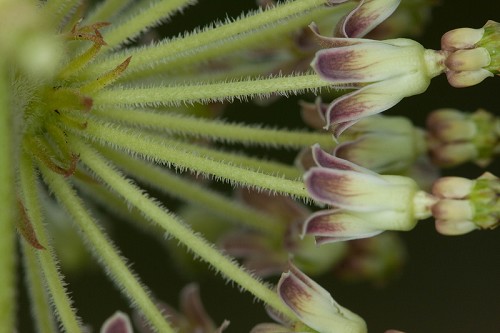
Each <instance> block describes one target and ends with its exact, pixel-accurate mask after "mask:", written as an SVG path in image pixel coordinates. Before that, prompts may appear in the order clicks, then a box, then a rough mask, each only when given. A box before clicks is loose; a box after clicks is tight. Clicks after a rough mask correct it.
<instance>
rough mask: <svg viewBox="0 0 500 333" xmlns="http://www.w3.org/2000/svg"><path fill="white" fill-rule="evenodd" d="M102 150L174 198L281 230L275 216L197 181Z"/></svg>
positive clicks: (234, 219)
mask: <svg viewBox="0 0 500 333" xmlns="http://www.w3.org/2000/svg"><path fill="white" fill-rule="evenodd" d="M104 152H105V154H104V155H105V156H106V157H107V158H109V159H110V160H112V161H113V162H114V163H115V164H116V165H119V166H120V167H121V168H122V169H123V170H124V171H126V172H127V174H130V175H131V176H133V177H134V178H136V179H139V180H141V181H145V182H147V183H148V184H150V185H152V186H154V187H156V188H157V189H159V190H161V191H164V192H168V193H169V194H170V195H172V196H174V197H177V198H180V199H181V200H184V201H187V202H191V203H193V204H195V205H201V206H203V207H204V208H206V209H208V210H210V211H212V212H215V213H216V214H218V215H220V216H221V217H222V218H224V219H229V220H230V221H232V222H237V223H241V224H243V225H246V226H248V227H251V228H253V229H257V230H260V231H263V232H266V233H270V234H280V233H281V232H282V225H281V224H280V223H276V219H275V218H274V217H272V216H269V215H267V214H264V213H262V212H259V211H257V210H255V209H252V208H250V207H249V206H246V205H244V204H242V203H241V202H239V201H236V200H231V199H229V198H227V197H225V196H223V195H221V194H219V193H217V192H215V191H212V190H210V189H208V188H206V187H204V186H201V185H199V184H198V183H197V182H196V181H192V180H189V179H186V178H184V177H181V176H179V175H175V174H173V173H171V172H169V171H168V170H165V168H162V167H158V166H154V165H152V164H150V163H147V162H145V161H141V160H137V159H134V158H132V157H130V156H128V155H125V154H122V153H118V152H116V151H113V150H111V149H105V151H104Z"/></svg>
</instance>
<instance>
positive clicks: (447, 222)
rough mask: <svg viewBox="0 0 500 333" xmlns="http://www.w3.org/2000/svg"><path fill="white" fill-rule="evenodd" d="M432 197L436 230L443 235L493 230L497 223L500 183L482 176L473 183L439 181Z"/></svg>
mask: <svg viewBox="0 0 500 333" xmlns="http://www.w3.org/2000/svg"><path fill="white" fill-rule="evenodd" d="M432 193H433V194H434V195H435V196H436V197H437V198H439V201H438V202H437V203H436V204H435V205H434V206H433V207H432V215H433V216H434V218H435V219H436V229H437V231H438V232H440V233H442V234H445V235H462V234H465V233H468V232H470V231H473V230H476V229H493V228H495V227H497V226H498V224H499V221H500V179H498V178H497V177H495V176H494V175H492V174H491V173H484V174H483V175H482V176H481V177H479V178H478V179H476V180H469V179H465V178H461V177H443V178H441V179H439V180H438V181H436V183H435V184H434V187H433V189H432Z"/></svg>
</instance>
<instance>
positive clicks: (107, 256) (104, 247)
mask: <svg viewBox="0 0 500 333" xmlns="http://www.w3.org/2000/svg"><path fill="white" fill-rule="evenodd" d="M42 173H43V176H44V178H45V180H46V182H47V183H48V185H49V187H50V189H51V190H52V191H53V192H54V194H55V195H56V197H57V199H58V201H59V202H60V203H61V204H62V205H63V206H64V207H65V208H66V209H67V210H68V212H69V213H70V214H71V216H73V219H74V221H75V222H76V223H77V224H78V227H79V229H80V230H81V232H82V234H83V235H84V237H85V240H86V242H87V245H88V246H89V248H90V249H91V252H92V254H93V255H94V256H95V258H96V259H97V260H98V262H99V263H100V264H101V265H102V266H103V268H104V270H105V271H106V273H107V274H108V275H109V276H110V277H111V278H112V280H113V281H114V282H115V283H116V284H117V286H119V287H120V289H121V291H122V292H123V294H124V295H125V296H126V297H127V298H128V299H129V301H130V302H131V304H132V305H133V306H135V307H136V308H137V309H138V310H139V311H140V312H141V313H142V314H144V316H145V318H146V319H147V320H148V321H149V322H150V323H151V325H153V327H154V328H155V330H156V331H158V332H165V333H173V332H174V330H173V329H172V328H171V326H170V325H169V323H168V322H167V321H166V319H165V318H164V316H163V314H162V313H161V311H160V310H159V309H158V308H157V306H156V305H155V303H154V301H153V300H152V299H151V297H150V296H149V292H148V291H147V290H146V289H145V288H144V287H143V286H142V284H141V282H140V281H139V280H138V278H137V277H136V276H135V274H134V273H132V272H131V271H130V269H129V268H128V266H127V264H126V263H125V261H124V259H123V258H122V256H121V255H120V253H119V252H118V251H117V250H116V249H115V247H114V246H113V244H112V243H111V241H110V240H109V239H108V238H107V237H106V236H105V235H104V234H103V232H102V231H101V230H100V228H99V227H98V226H97V225H96V222H95V221H94V219H93V218H92V217H91V216H90V215H89V214H88V212H87V209H86V208H85V207H84V205H83V203H82V202H81V200H80V199H79V198H78V196H77V195H76V193H75V192H74V191H73V189H72V188H71V186H70V185H69V184H68V182H67V181H66V180H65V179H64V178H63V177H61V176H60V175H57V174H55V173H54V172H52V171H50V170H48V169H47V168H45V167H42ZM69 332H72V331H69Z"/></svg>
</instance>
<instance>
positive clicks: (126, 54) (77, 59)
mask: <svg viewBox="0 0 500 333" xmlns="http://www.w3.org/2000/svg"><path fill="white" fill-rule="evenodd" d="M194 5H196V0H148V1H133V0H103V1H97V2H94V1H83V0H46V1H37V0H2V1H0V52H1V57H0V110H1V112H0V146H1V147H2V154H1V155H0V184H1V185H0V228H1V230H0V248H1V250H0V284H1V285H0V332H6V333H12V332H15V331H16V328H17V327H18V325H17V324H16V323H17V322H19V319H17V318H19V312H20V310H19V309H20V306H19V305H16V304H18V303H19V301H18V299H19V294H20V292H19V291H18V289H17V288H22V289H23V290H26V293H27V294H28V298H29V300H30V309H31V318H32V323H31V326H32V328H33V329H34V330H35V331H37V332H57V331H62V332H70V333H77V332H92V331H93V332H97V331H99V330H100V332H105V333H112V332H166V333H168V332H204V333H208V332H222V331H231V325H234V324H236V323H234V322H233V323H231V318H225V319H226V320H224V321H220V322H215V321H214V320H212V319H211V318H210V316H209V315H208V313H210V308H211V307H215V306H217V304H216V301H217V300H213V301H212V302H211V303H209V302H208V301H209V300H208V299H205V300H203V304H204V305H202V300H201V299H200V292H199V290H198V285H197V284H196V283H192V284H189V285H187V286H186V287H185V288H184V289H182V291H181V292H180V300H181V303H180V308H179V309H177V310H176V309H175V307H171V306H170V305H167V303H171V302H170V300H162V299H160V298H158V297H157V296H156V294H155V290H154V289H153V288H152V289H149V288H148V287H147V286H146V284H145V283H143V282H142V281H141V276H140V273H141V272H140V271H139V272H135V271H134V269H133V267H132V264H131V262H130V261H128V260H127V259H126V258H125V257H124V255H122V254H121V252H120V250H119V248H118V246H116V245H115V244H114V242H113V241H112V238H113V228H112V227H111V226H110V223H109V220H110V219H117V220H118V219H119V220H120V221H124V222H123V223H125V221H127V222H129V223H131V224H132V225H133V227H134V228H137V229H138V230H141V232H144V233H149V234H150V235H151V237H152V239H154V240H155V241H158V242H160V243H163V244H165V245H166V249H167V251H168V256H169V257H170V258H171V260H173V261H175V262H177V266H176V267H177V270H179V271H180V270H183V269H186V270H188V269H190V268H191V269H192V268H193V267H195V266H196V265H200V262H202V263H203V264H204V265H206V266H208V267H210V268H211V272H212V273H215V275H216V276H218V277H220V278H221V279H224V280H226V281H228V282H230V285H233V286H234V287H238V288H240V289H241V290H242V291H244V292H247V293H249V294H251V295H253V297H255V299H256V302H254V304H253V306H254V307H261V308H265V309H266V311H267V313H268V314H269V316H270V318H269V320H268V323H258V322H255V323H254V327H253V328H248V329H250V330H251V332H253V333H272V332H275V333H277V332H320V333H333V332H335V333H362V332H367V331H368V328H367V327H369V326H370V323H369V322H368V323H365V321H364V320H363V318H362V316H363V313H359V314H356V313H354V312H352V311H351V310H349V309H347V308H346V307H344V306H342V305H340V304H339V303H337V302H336V301H335V300H334V298H335V290H334V288H333V290H327V289H326V288H324V287H322V286H321V285H320V284H318V283H317V282H315V278H316V277H318V276H321V275H322V274H325V273H327V272H333V274H335V276H336V277H337V278H338V279H346V280H353V281H366V280H368V281H375V282H377V281H378V282H381V281H385V280H386V279H387V277H388V276H390V275H391V274H394V272H395V271H397V270H398V269H399V267H400V266H401V264H402V262H403V261H404V259H405V249H404V246H403V244H402V242H401V240H400V239H399V238H398V233H396V231H410V230H412V229H413V228H414V227H415V226H416V225H417V223H418V221H420V220H426V219H431V220H433V221H434V223H435V228H436V231H437V232H438V233H440V234H443V235H450V236H451V235H463V234H466V233H470V232H478V231H476V230H490V229H494V228H495V227H497V226H498V223H499V216H500V201H499V193H500V181H499V179H498V178H497V176H495V174H494V172H486V171H485V172H484V173H483V174H482V175H475V176H474V178H471V179H467V178H463V177H456V176H451V175H447V176H441V174H440V170H441V169H444V168H450V167H455V166H457V165H460V164H464V163H475V164H476V165H478V166H480V167H482V168H486V167H487V166H488V165H489V164H490V162H492V161H493V160H494V159H495V157H496V155H498V154H499V153H500V118H499V117H498V116H497V115H495V113H494V111H490V110H484V109H482V105H481V100H478V101H477V103H478V104H477V111H475V112H467V111H463V110H458V109H455V108H454V107H453V106H449V107H446V106H442V105H436V110H434V111H432V112H431V110H429V111H428V118H427V123H426V124H425V126H422V127H419V126H417V125H415V124H413V123H412V122H411V121H410V120H409V119H408V118H406V117H403V116H388V115H382V114H381V113H382V112H383V111H386V110H389V109H391V108H392V107H393V106H395V105H396V104H398V103H399V102H400V101H401V100H402V99H404V98H407V97H411V96H414V95H417V94H422V93H424V92H425V91H426V90H427V89H428V87H429V86H430V85H432V81H433V78H434V77H436V76H445V77H446V80H447V81H448V82H449V84H450V85H451V86H452V87H456V88H465V89H466V88H467V87H470V86H474V85H478V84H481V82H482V81H483V80H494V79H496V78H494V77H495V76H497V75H498V74H499V71H500V55H499V52H498V50H499V47H500V25H499V23H497V22H495V21H492V20H488V18H485V24H484V26H482V27H460V26H457V29H454V30H451V31H448V32H445V31H443V32H442V33H443V35H442V39H441V45H440V48H439V49H437V50H434V49H427V48H426V47H425V46H423V45H421V44H420V43H419V42H417V41H415V40H413V39H410V38H411V37H412V36H416V35H417V34H418V33H419V32H420V31H421V30H423V29H424V28H425V23H426V22H427V21H428V20H429V19H430V10H431V7H432V6H434V5H436V2H435V1H426V0H403V1H399V0H293V1H292V0H289V1H283V2H274V1H272V0H269V1H257V3H256V4H255V9H254V10H251V11H249V12H248V13H245V14H242V15H241V16H238V17H236V18H227V19H225V20H222V21H217V22H214V23H211V24H208V25H206V26H201V27H198V28H195V29H193V30H191V31H187V32H185V33H180V34H178V35H174V36H167V37H164V36H163V34H162V32H161V29H158V27H160V25H161V26H163V25H164V24H168V22H169V21H170V20H171V19H172V18H173V17H174V16H175V15H183V16H182V17H184V18H185V19H186V20H189V8H190V7H191V6H194ZM458 24H460V23H458ZM408 36H410V38H407V37H408ZM457 91H458V90H457ZM295 95H300V99H301V100H300V102H298V103H296V104H293V106H287V107H288V108H289V110H288V111H287V112H289V113H290V114H295V115H299V114H300V115H301V117H302V118H301V119H302V125H301V127H302V128H295V129H287V128H286V126H285V125H286V122H283V123H284V124H285V125H283V126H277V125H276V124H268V123H266V122H267V118H266V117H262V118H259V116H258V115H259V114H260V113H258V112H257V113H256V114H257V116H256V118H257V119H256V120H255V121H252V122H251V121H246V120H240V121H234V120H233V121H229V120H227V119H228V118H226V117H225V114H226V113H225V111H226V110H227V109H228V108H231V107H232V108H233V109H238V105H243V104H244V103H245V104H247V105H246V106H245V109H244V110H240V111H238V110H236V111H234V110H233V112H241V113H244V112H249V113H252V111H248V110H253V109H258V108H265V110H266V112H267V113H268V114H272V113H273V111H274V110H275V109H277V108H280V107H282V106H280V105H282V104H280V103H279V101H278V99H284V98H287V97H289V96H295ZM493 98H495V97H493ZM288 105H291V104H288ZM422 112H425V110H422ZM241 119H245V117H241ZM257 148H259V149H260V150H259V149H257ZM261 151H265V153H263V154H262V153H259V152H261ZM283 151H286V152H287V153H288V154H290V153H293V154H294V155H295V158H294V159H289V160H286V159H283V158H279V156H280V153H281V152H283ZM285 160H286V161H285ZM449 170H453V169H449ZM174 199H175V200H174ZM158 235H161V236H163V237H160V238H158V237H154V236H158ZM83 247H84V248H85V249H86V251H88V253H89V254H90V257H91V258H93V260H94V261H95V262H96V263H97V264H98V265H99V266H100V267H101V268H102V270H103V271H104V272H105V273H106V275H107V276H108V278H109V279H110V280H111V281H112V282H113V283H114V285H115V286H116V288H117V290H119V291H120V292H121V294H122V295H123V297H124V298H125V299H126V300H127V301H128V303H129V306H130V307H129V308H123V309H116V312H115V313H114V314H113V313H109V314H105V317H106V318H108V319H107V320H105V321H103V322H101V323H99V324H96V323H92V324H91V323H89V321H87V320H86V318H85V317H84V316H82V317H80V315H79V313H78V309H77V308H76V307H75V306H74V305H73V300H72V297H71V292H72V285H71V284H67V283H66V282H65V281H66V280H67V278H65V276H64V274H63V272H65V271H66V268H65V267H66V265H68V266H71V267H79V266H85V265H88V263H87V262H86V260H85V258H87V257H85V255H84V254H82V253H81V251H82V248H83ZM165 255H167V254H165ZM193 259H195V261H193ZM193 265H194V266H193ZM17 266H21V269H19V270H18V269H17ZM61 267H62V269H61ZM169 274H172V275H175V274H178V272H177V271H172V272H170V273H169ZM193 276H196V274H194V275H193ZM200 279H203V277H200ZM18 280H20V281H24V284H22V283H18V282H17V281H18ZM21 285H23V286H22V287H21ZM166 285H168V282H167V283H166ZM230 285H228V286H227V288H231V286H230ZM89 292H92V291H89ZM99 296H100V295H99V294H96V295H95V302H96V303H99V302H104V301H105V300H104V299H99ZM457 297H459V296H457ZM479 306H480V305H479ZM205 307H206V309H205ZM96 309H97V307H96ZM422 315H423V314H419V316H422ZM424 316H425V317H427V318H432V314H430V313H429V314H424ZM236 327H238V326H237V324H236ZM390 327H392V324H391V323H390V322H388V323H387V328H390ZM398 329H404V328H398ZM387 332H399V331H395V330H394V329H391V330H388V331H387Z"/></svg>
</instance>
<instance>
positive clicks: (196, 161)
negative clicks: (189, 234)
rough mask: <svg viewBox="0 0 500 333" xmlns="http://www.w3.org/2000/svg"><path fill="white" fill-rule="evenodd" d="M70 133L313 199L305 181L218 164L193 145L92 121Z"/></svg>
mask: <svg viewBox="0 0 500 333" xmlns="http://www.w3.org/2000/svg"><path fill="white" fill-rule="evenodd" d="M68 131H70V132H72V133H75V134H76V135H79V136H84V137H86V138H88V139H90V140H93V141H97V142H100V143H103V144H106V145H108V146H112V147H116V148H119V149H121V150H124V151H127V152H129V153H132V154H136V155H139V156H143V157H146V158H147V159H150V160H153V161H161V162H163V163H167V164H170V163H172V164H174V165H176V166H177V167H180V168H188V169H190V170H192V171H195V172H201V173H204V174H207V175H213V176H215V177H217V178H220V179H225V180H228V181H230V182H232V183H237V184H240V185H243V186H248V187H258V188H262V189H266V190H269V191H271V192H278V193H282V194H287V195H291V196H295V197H299V198H302V199H305V200H308V198H309V194H308V193H307V191H306V189H305V186H304V184H303V182H302V181H294V180H289V179H284V178H280V177H276V176H272V175H268V174H265V173H262V172H258V171H254V170H248V169H243V168H241V167H238V166H234V165H230V164H226V163H223V162H220V161H215V160H212V159H209V158H206V157H205V156H200V155H199V154H196V153H193V151H192V149H193V148H192V145H186V146H187V148H185V149H182V148H181V149H179V147H177V146H172V145H168V144H166V143H165V140H164V139H163V140H161V139H158V138H157V137H154V136H151V135H148V134H144V132H143V131H135V130H132V129H125V128H118V127H117V126H116V125H114V124H113V125H112V124H100V123H96V122H89V124H88V127H87V128H86V129H85V130H84V131H76V130H75V129H72V128H69V127H68ZM179 145H182V143H179ZM189 147H191V148H189ZM187 149H189V150H187Z"/></svg>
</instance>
